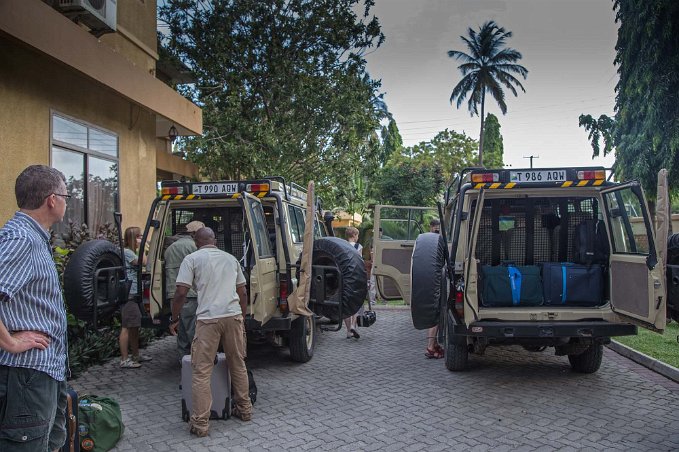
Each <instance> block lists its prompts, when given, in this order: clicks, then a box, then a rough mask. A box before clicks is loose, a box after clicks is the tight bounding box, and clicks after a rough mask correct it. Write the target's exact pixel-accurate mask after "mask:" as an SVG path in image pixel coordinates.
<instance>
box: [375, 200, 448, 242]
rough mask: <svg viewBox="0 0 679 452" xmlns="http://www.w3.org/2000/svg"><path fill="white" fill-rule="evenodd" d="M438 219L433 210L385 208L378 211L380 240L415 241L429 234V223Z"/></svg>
mask: <svg viewBox="0 0 679 452" xmlns="http://www.w3.org/2000/svg"><path fill="white" fill-rule="evenodd" d="M435 217H438V215H436V211H435V210H434V209H410V208H403V207H387V208H383V209H382V210H380V228H381V229H382V236H381V238H380V239H381V240H415V239H416V238H417V236H418V235H420V234H422V233H424V232H429V221H430V220H431V219H432V218H435Z"/></svg>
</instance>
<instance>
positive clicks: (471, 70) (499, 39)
mask: <svg viewBox="0 0 679 452" xmlns="http://www.w3.org/2000/svg"><path fill="white" fill-rule="evenodd" d="M467 34H468V36H460V39H462V41H463V42H464V43H465V44H466V46H467V49H469V54H467V53H464V52H460V51H459V50H449V51H448V56H449V57H451V58H455V59H456V60H458V61H461V62H462V64H461V65H460V66H458V67H457V68H458V69H459V70H460V73H461V74H462V80H460V82H459V83H458V84H457V85H456V86H455V88H453V92H452V94H451V95H450V103H451V104H452V103H453V101H456V102H457V108H460V105H462V102H463V101H464V100H465V98H467V97H469V99H468V101H467V108H468V109H469V113H470V114H471V115H472V116H474V115H479V105H480V106H481V114H480V115H479V116H480V117H481V128H480V131H481V133H480V139H479V166H483V163H484V162H483V150H484V144H483V130H484V127H483V122H484V120H485V118H484V110H485V101H486V93H490V95H491V96H493V99H495V101H496V102H497V104H498V106H499V107H500V111H501V112H502V114H503V115H504V114H507V104H506V102H505V92H504V89H503V87H504V88H507V89H508V90H510V91H511V92H512V94H514V96H516V95H517V91H516V87H519V88H520V89H521V90H522V91H523V92H526V90H525V89H524V88H523V85H522V84H521V82H520V81H519V79H517V78H516V77H514V74H517V75H520V76H522V77H523V78H524V80H525V79H526V77H528V70H527V69H526V68H525V67H523V66H521V65H520V64H516V62H517V61H519V60H520V59H521V58H522V56H521V53H520V52H518V51H516V50H514V49H512V48H510V47H505V43H506V41H507V39H509V38H511V37H512V32H511V31H506V30H505V29H504V28H502V27H500V26H498V25H497V24H496V23H495V22H494V21H492V20H490V21H488V22H486V23H484V24H483V25H482V26H481V27H480V28H479V31H478V32H477V31H476V30H472V29H471V28H469V29H468V30H467Z"/></svg>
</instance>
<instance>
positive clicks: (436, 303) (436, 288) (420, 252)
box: [410, 232, 446, 330]
mask: <svg viewBox="0 0 679 452" xmlns="http://www.w3.org/2000/svg"><path fill="white" fill-rule="evenodd" d="M445 252H446V247H445V245H444V241H443V237H441V234H436V233H433V232H426V233H424V234H420V235H419V236H418V237H417V240H416V241H415V248H414V249H413V257H412V266H411V271H410V278H411V285H410V287H411V296H410V300H411V301H410V310H411V313H412V318H413V326H415V328H416V329H418V330H425V329H427V328H431V327H433V326H435V325H438V323H439V317H440V309H441V293H442V287H443V286H442V281H443V280H444V278H445V275H444V272H445V267H444V264H445Z"/></svg>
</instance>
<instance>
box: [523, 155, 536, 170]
mask: <svg viewBox="0 0 679 452" xmlns="http://www.w3.org/2000/svg"><path fill="white" fill-rule="evenodd" d="M523 158H525V159H530V167H531V168H533V159H539V158H540V156H539V155H529V156H528V157H526V156H525V155H524V156H523Z"/></svg>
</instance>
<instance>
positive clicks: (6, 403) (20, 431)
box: [0, 366, 66, 452]
mask: <svg viewBox="0 0 679 452" xmlns="http://www.w3.org/2000/svg"><path fill="white" fill-rule="evenodd" d="M65 410H66V382H65V381H57V380H55V379H54V378H52V377H50V376H49V375H47V374H46V373H44V372H40V371H39V370H34V369H27V368H23V367H9V366H0V450H1V451H12V452H14V451H26V452H33V451H35V452H43V451H52V450H54V449H58V448H60V447H61V446H63V445H64V442H65V441H66V416H65Z"/></svg>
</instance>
